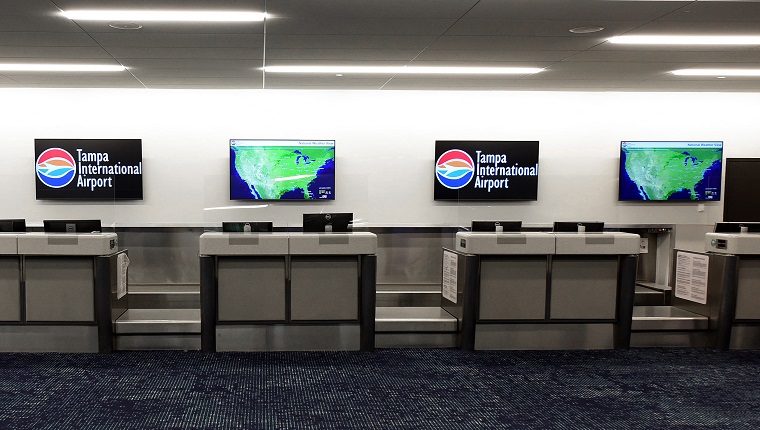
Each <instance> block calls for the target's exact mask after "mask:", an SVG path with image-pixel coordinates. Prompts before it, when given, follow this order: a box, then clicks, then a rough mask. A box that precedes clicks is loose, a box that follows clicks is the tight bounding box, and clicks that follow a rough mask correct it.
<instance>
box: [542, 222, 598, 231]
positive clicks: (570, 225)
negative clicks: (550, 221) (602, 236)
mask: <svg viewBox="0 0 760 430" xmlns="http://www.w3.org/2000/svg"><path fill="white" fill-rule="evenodd" d="M581 225H582V226H583V227H585V228H586V230H585V233H601V232H603V231H604V221H554V225H553V226H552V232H554V233H578V226H581Z"/></svg>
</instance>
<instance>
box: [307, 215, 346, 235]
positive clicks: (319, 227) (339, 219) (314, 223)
mask: <svg viewBox="0 0 760 430" xmlns="http://www.w3.org/2000/svg"><path fill="white" fill-rule="evenodd" d="M328 215H329V217H330V219H329V220H328V219H327V217H328ZM353 222H354V214H353V213H352V212H329V213H306V214H303V223H302V229H303V231H304V233H324V232H325V226H327V225H332V226H333V230H332V232H333V233H348V232H350V231H351V230H352V226H353ZM336 224H337V225H338V227H339V228H337V229H336V228H335V225H336Z"/></svg>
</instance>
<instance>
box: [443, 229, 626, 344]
mask: <svg viewBox="0 0 760 430" xmlns="http://www.w3.org/2000/svg"><path fill="white" fill-rule="evenodd" d="M638 250H639V237H638V236H637V235H634V234H628V233H541V232H527V233H473V232H459V233H457V236H456V250H455V251H454V252H456V253H457V254H458V258H460V260H461V261H462V262H463V263H464V264H463V265H464V271H465V272H471V273H464V274H463V276H461V277H459V283H460V284H463V285H462V286H461V287H462V291H460V293H461V295H459V294H458V296H459V297H461V301H459V304H457V303H453V302H452V301H450V300H449V301H448V303H447V304H446V305H445V306H444V308H446V309H450V308H452V307H454V308H456V307H457V306H461V307H462V310H461V312H458V311H457V310H456V309H454V310H453V312H451V313H452V314H454V315H461V318H462V327H463V332H462V347H463V348H464V349H603V348H627V347H628V345H629V342H630V321H631V312H632V307H633V292H634V288H635V279H636V258H637V255H638ZM468 259H469V262H468V261H467V260H468ZM458 288H459V287H458ZM468 290H469V291H468ZM445 302H446V300H445ZM468 320H472V321H474V323H471V322H470V321H468Z"/></svg>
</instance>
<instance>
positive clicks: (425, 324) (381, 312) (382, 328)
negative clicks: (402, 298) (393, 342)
mask: <svg viewBox="0 0 760 430" xmlns="http://www.w3.org/2000/svg"><path fill="white" fill-rule="evenodd" d="M375 331H376V332H420V331H421V332H436V331H437V332H456V331H457V319H456V318H454V317H453V316H452V315H451V314H449V313H448V312H446V311H445V310H443V309H441V308H440V307H403V308H399V307H378V308H376V310H375Z"/></svg>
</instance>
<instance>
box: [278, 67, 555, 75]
mask: <svg viewBox="0 0 760 430" xmlns="http://www.w3.org/2000/svg"><path fill="white" fill-rule="evenodd" d="M542 70H543V69H541V68H538V67H413V66H409V67H405V66H267V67H264V71H266V72H270V73H324V74H339V73H340V74H354V73H361V74H402V75H409V74H415V75H529V74H533V73H538V72H540V71H542Z"/></svg>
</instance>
